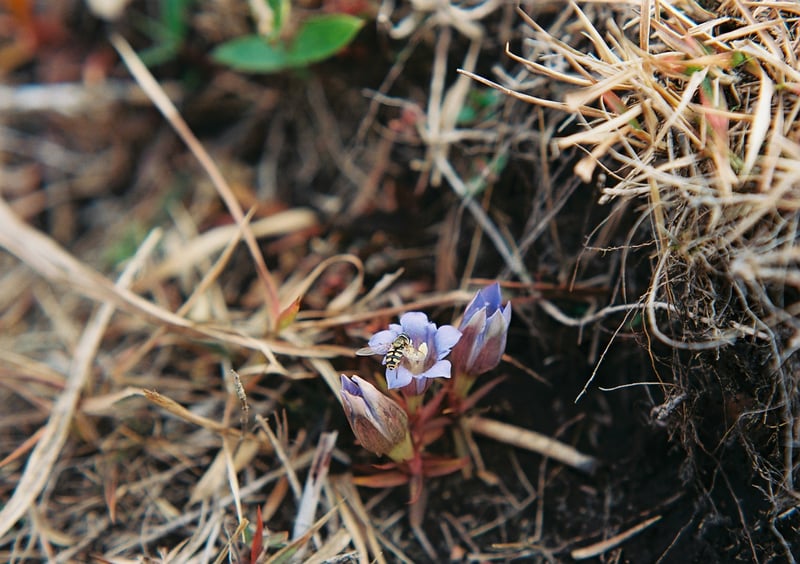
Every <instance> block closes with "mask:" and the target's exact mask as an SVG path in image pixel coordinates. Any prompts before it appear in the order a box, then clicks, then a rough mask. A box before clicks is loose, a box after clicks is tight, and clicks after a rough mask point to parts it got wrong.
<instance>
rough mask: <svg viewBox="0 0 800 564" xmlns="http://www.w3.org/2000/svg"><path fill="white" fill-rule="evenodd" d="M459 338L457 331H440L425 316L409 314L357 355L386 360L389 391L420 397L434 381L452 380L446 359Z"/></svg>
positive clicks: (377, 334)
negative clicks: (400, 390)
mask: <svg viewBox="0 0 800 564" xmlns="http://www.w3.org/2000/svg"><path fill="white" fill-rule="evenodd" d="M460 337H461V332H460V331H458V330H457V329H456V328H455V327H452V326H451V325H442V326H441V327H438V328H437V327H436V324H435V323H431V322H430V321H428V316H427V315H425V314H424V313H422V312H419V311H409V312H406V313H404V314H403V315H402V316H400V323H399V324H398V323H392V324H390V325H389V329H385V330H383V331H378V332H377V333H375V334H374V335H373V336H372V337H371V338H370V340H369V346H368V347H365V348H363V349H359V350H358V351H356V354H358V355H362V356H369V355H381V356H383V364H384V366H386V383H387V385H388V387H389V389H390V390H394V389H397V388H403V389H404V391H405V392H406V393H408V394H411V395H420V394H422V393H423V392H424V391H425V389H426V388H427V387H428V385H429V384H430V379H431V378H450V361H449V360H444V358H445V357H446V356H447V354H448V353H449V352H450V349H452V348H453V345H454V344H455V343H456V342H457V341H458V339H459V338H460ZM412 382H413V386H411V387H408V388H407V386H409V384H412Z"/></svg>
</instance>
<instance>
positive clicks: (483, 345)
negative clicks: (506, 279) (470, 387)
mask: <svg viewBox="0 0 800 564" xmlns="http://www.w3.org/2000/svg"><path fill="white" fill-rule="evenodd" d="M500 300H501V296H500V285H499V284H498V283H497V282H495V283H494V284H492V285H490V286H487V287H486V288H483V289H482V290H479V291H478V293H477V294H475V297H474V298H472V301H471V302H470V303H469V305H468V306H467V309H466V310H465V311H464V318H463V319H462V320H461V324H460V325H459V327H458V328H459V329H460V330H461V340H460V341H458V344H456V346H455V347H453V352H452V354H451V355H450V358H451V359H452V361H453V368H454V369H455V372H456V374H457V375H460V374H469V375H471V376H477V375H479V374H483V373H484V372H488V371H489V370H491V369H492V368H494V367H495V366H497V365H498V364H500V357H502V356H503V352H505V350H506V337H507V335H508V325H509V323H511V303H510V302H509V303H507V304H506V306H505V307H504V308H502V309H501V303H500Z"/></svg>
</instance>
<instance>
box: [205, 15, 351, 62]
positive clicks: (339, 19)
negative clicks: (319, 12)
mask: <svg viewBox="0 0 800 564" xmlns="http://www.w3.org/2000/svg"><path fill="white" fill-rule="evenodd" d="M363 25H364V21H363V20H362V19H360V18H357V17H355V16H350V15H347V14H329V15H324V16H318V17H316V18H312V19H309V20H307V21H306V22H305V23H304V24H303V25H302V27H301V28H300V30H299V31H298V32H297V35H296V36H295V37H294V39H293V40H292V41H291V42H290V43H289V44H288V45H287V44H286V43H283V42H281V43H270V42H268V41H266V40H265V39H264V38H263V37H261V36H259V35H245V36H242V37H237V38H236V39H233V40H231V41H228V42H227V43H223V44H222V45H220V46H219V47H217V48H216V49H214V51H213V52H212V54H211V56H212V57H213V59H214V60H215V61H217V62H218V63H222V64H225V65H228V66H230V67H231V68H233V69H235V70H239V71H244V72H262V73H270V72H278V71H281V70H284V69H288V68H296V67H304V66H307V65H310V64H311V63H315V62H317V61H321V60H323V59H327V58H328V57H330V56H332V55H334V54H336V52H338V51H339V50H340V49H342V48H343V47H345V46H346V45H347V44H348V43H350V41H352V40H353V38H354V37H355V36H356V33H358V30H359V29H361V26H363Z"/></svg>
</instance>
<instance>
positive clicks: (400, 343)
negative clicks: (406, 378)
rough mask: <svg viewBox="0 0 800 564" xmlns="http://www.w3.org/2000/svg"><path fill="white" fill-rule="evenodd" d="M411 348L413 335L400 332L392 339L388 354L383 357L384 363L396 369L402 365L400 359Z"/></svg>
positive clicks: (387, 366)
mask: <svg viewBox="0 0 800 564" xmlns="http://www.w3.org/2000/svg"><path fill="white" fill-rule="evenodd" d="M410 349H411V337H409V336H408V335H406V334H405V333H400V334H399V335H398V336H397V338H396V339H395V340H394V341H392V344H391V346H390V347H389V350H388V351H387V352H386V356H384V357H383V364H385V365H386V368H391V369H395V368H397V367H398V366H399V365H400V361H401V360H403V357H404V356H406V354H407V353H408V352H409V350H410Z"/></svg>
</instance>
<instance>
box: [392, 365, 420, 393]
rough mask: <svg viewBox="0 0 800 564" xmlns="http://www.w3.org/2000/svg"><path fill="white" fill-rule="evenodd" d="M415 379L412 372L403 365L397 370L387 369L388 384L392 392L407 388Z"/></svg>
mask: <svg viewBox="0 0 800 564" xmlns="http://www.w3.org/2000/svg"><path fill="white" fill-rule="evenodd" d="M413 377H414V375H413V374H412V373H411V371H409V369H408V368H406V367H405V366H403V365H400V366H398V367H397V368H387V369H386V384H387V386H388V387H389V389H390V390H395V389H397V388H402V387H403V386H407V385H408V384H410V383H411V380H412V379H413Z"/></svg>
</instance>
